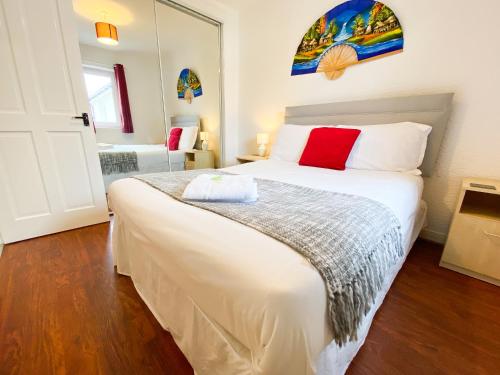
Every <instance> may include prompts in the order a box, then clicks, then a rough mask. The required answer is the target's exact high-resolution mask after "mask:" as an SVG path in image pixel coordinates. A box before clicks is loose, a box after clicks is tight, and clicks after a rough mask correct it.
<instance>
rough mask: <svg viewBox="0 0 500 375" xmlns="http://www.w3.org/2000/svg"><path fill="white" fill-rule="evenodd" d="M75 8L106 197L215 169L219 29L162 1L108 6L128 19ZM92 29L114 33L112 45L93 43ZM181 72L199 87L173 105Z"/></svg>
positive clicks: (101, 6) (105, 7)
mask: <svg viewBox="0 0 500 375" xmlns="http://www.w3.org/2000/svg"><path fill="white" fill-rule="evenodd" d="M80 3H82V4H83V5H85V4H86V3H88V4H87V5H88V9H87V12H86V13H84V15H79V14H77V19H78V31H79V40H80V53H81V56H82V61H83V71H84V81H85V85H86V88H87V94H88V100H89V104H90V106H89V107H90V111H91V113H90V115H91V116H90V118H91V121H92V122H91V126H93V127H94V129H95V132H96V139H97V142H98V152H99V158H100V162H101V170H102V173H103V178H104V183H105V187H106V191H107V189H108V187H109V185H110V184H111V183H112V182H114V181H116V180H118V179H121V178H126V177H130V176H134V175H138V174H144V173H156V172H168V171H182V170H185V169H198V168H214V167H218V166H219V165H220V164H221V161H220V157H219V155H220V142H221V141H220V138H221V137H220V87H219V80H220V77H219V70H220V63H219V62H220V58H219V56H220V50H219V32H220V30H219V27H220V25H218V24H214V23H213V22H211V21H210V20H208V21H207V20H204V19H200V18H199V17H197V16H193V15H192V14H189V13H188V12H186V11H184V10H183V9H178V8H176V7H173V6H171V5H172V4H171V3H169V2H168V1H163V0H161V1H160V0H158V1H154V2H147V3H146V4H145V3H144V2H143V1H141V0H116V1H115V3H117V4H119V5H120V6H121V7H122V8H123V9H125V10H127V11H128V13H129V14H133V15H134V16H133V17H131V18H125V17H123V13H120V14H118V13H116V12H115V10H114V8H109V4H108V3H107V2H102V3H101V2H95V1H94V2H91V1H87V2H86V1H85V0H80ZM83 5H82V6H83ZM96 22H103V23H104V24H105V25H107V24H109V25H113V26H114V27H116V30H117V34H118V41H115V40H104V41H105V42H106V43H102V41H99V40H98V38H97V35H96V26H95V23H96ZM110 27H111V26H110ZM186 68H187V69H190V70H191V71H192V72H195V75H196V77H197V78H198V79H199V81H198V83H200V85H199V90H192V89H191V88H189V87H188V86H186V87H187V88H188V89H187V90H186V91H187V92H186V93H185V95H184V93H183V95H182V97H181V95H180V94H179V90H178V89H179V82H180V81H179V76H180V74H181V71H183V70H184V69H186ZM189 82H191V81H189ZM191 87H193V86H192V85H191ZM187 99H189V100H187ZM176 128H177V130H175V129H176ZM179 129H181V130H179ZM172 132H174V133H177V134H180V139H179V142H178V144H177V143H176V144H175V145H173V144H172V143H171V142H169V141H171V140H170V135H171V134H172ZM174 143H175V142H174ZM169 146H170V147H169Z"/></svg>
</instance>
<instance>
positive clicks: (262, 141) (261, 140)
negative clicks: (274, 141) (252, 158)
mask: <svg viewBox="0 0 500 375" xmlns="http://www.w3.org/2000/svg"><path fill="white" fill-rule="evenodd" d="M268 143H269V134H267V133H257V144H258V145H259V156H264V155H265V154H266V145H267V144H268Z"/></svg>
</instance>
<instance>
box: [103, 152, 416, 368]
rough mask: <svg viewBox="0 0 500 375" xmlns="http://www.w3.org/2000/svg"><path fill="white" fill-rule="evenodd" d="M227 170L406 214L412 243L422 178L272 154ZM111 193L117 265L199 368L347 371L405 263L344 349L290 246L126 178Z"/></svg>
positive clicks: (316, 282) (314, 277)
mask: <svg viewBox="0 0 500 375" xmlns="http://www.w3.org/2000/svg"><path fill="white" fill-rule="evenodd" d="M225 170H226V171H229V172H232V173H240V174H249V175H252V176H254V177H258V178H267V179H274V180H279V181H284V182H289V183H294V184H300V185H304V186H309V187H312V188H317V189H324V190H331V191H337V192H343V193H351V194H358V195H362V196H365V197H368V198H372V199H375V200H377V201H379V202H382V203H384V204H386V205H387V206H388V207H390V208H391V209H392V210H393V211H394V213H395V214H396V216H397V217H398V218H399V220H400V222H401V225H402V230H403V236H404V238H405V241H406V244H407V248H408V247H409V245H410V242H411V241H412V232H413V229H414V223H415V218H416V215H417V213H418V211H419V204H420V197H421V193H422V179H421V178H420V177H418V176H413V175H407V174H403V173H396V172H375V171H360V170H347V171H333V170H325V169H318V168H311V167H299V166H298V165H297V164H295V163H289V162H280V161H271V160H268V161H261V162H256V163H248V164H243V165H240V166H235V167H231V168H226V169H225ZM109 193H110V201H111V206H112V209H113V210H114V212H115V223H114V226H115V227H114V231H113V255H114V258H115V264H116V265H117V269H118V272H119V273H122V274H125V275H130V276H131V277H132V280H133V281H134V284H135V286H136V288H137V290H138V292H139V294H140V295H141V296H142V298H143V299H144V301H145V302H146V303H147V304H148V306H149V308H150V309H151V311H152V312H153V313H154V314H155V316H156V318H157V319H158V320H159V321H160V323H161V324H162V326H163V327H164V328H165V329H168V330H169V331H170V332H171V333H172V335H173V337H174V339H175V340H176V342H177V344H178V345H179V347H180V348H181V350H182V351H183V352H184V354H185V355H186V357H187V358H188V360H189V361H190V363H191V364H192V366H193V368H194V369H195V371H196V372H197V374H198V375H203V374H211V375H212V374H225V375H227V374H266V375H268V374H291V375H293V374H313V373H315V372H318V373H324V374H332V373H343V372H344V371H345V369H346V368H347V366H348V364H349V362H350V361H351V360H352V357H353V356H354V355H355V353H356V351H357V350H358V349H359V346H360V345H361V344H362V342H363V340H364V337H365V335H366V332H367V330H368V328H369V324H370V322H371V319H372V317H373V314H374V313H375V311H376V308H377V307H378V305H379V304H380V303H381V302H382V299H383V296H384V295H385V291H386V290H387V289H388V288H389V286H390V284H391V282H392V280H393V278H394V277H395V274H396V273H397V271H398V269H399V267H400V266H401V264H402V261H403V260H402V261H401V263H399V264H397V265H395V266H394V267H393V270H392V272H391V273H390V275H388V276H387V280H386V285H385V287H384V290H383V291H381V293H380V295H379V297H378V298H377V302H376V304H375V306H374V307H373V309H372V311H371V312H370V313H369V314H368V317H367V318H366V319H365V321H364V323H363V327H362V328H361V329H360V332H359V333H360V335H359V336H360V339H359V340H358V341H356V342H352V343H349V344H348V345H346V346H345V347H343V348H339V347H338V346H337V345H336V344H335V343H331V340H332V336H331V332H330V329H329V326H328V322H327V314H326V294H325V286H324V282H323V280H322V279H321V277H320V275H319V273H318V272H317V271H316V269H315V268H314V267H313V266H311V265H310V264H309V263H308V261H307V260H306V259H304V258H303V257H302V256H301V255H300V254H298V253H297V252H295V251H294V250H292V249H291V248H289V247H288V246H287V245H285V244H283V243H281V242H278V241H277V240H274V239H272V238H270V237H268V236H266V235H264V234H262V233H260V232H257V231H256V230H254V229H251V228H249V227H246V226H244V225H242V224H239V223H236V222H233V221H231V220H229V219H227V218H224V217H221V216H218V215H217V214H214V213H211V212H208V211H204V210H201V209H199V208H196V207H193V206H189V205H185V204H182V203H180V202H178V201H176V200H174V199H172V198H170V197H168V196H167V195H165V194H164V193H162V192H160V191H157V190H155V189H154V188H152V187H150V186H148V185H146V184H144V183H142V182H140V181H138V180H134V179H125V180H120V181H117V182H115V183H113V184H112V185H111V187H110V190H109ZM413 238H414V236H413Z"/></svg>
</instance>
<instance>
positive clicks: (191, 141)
mask: <svg viewBox="0 0 500 375" xmlns="http://www.w3.org/2000/svg"><path fill="white" fill-rule="evenodd" d="M196 138H198V127H197V126H185V127H182V128H180V127H175V128H171V129H170V135H169V137H168V142H167V146H168V149H169V150H170V151H176V150H191V149H193V148H194V145H195V143H196Z"/></svg>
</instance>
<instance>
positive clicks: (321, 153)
mask: <svg viewBox="0 0 500 375" xmlns="http://www.w3.org/2000/svg"><path fill="white" fill-rule="evenodd" d="M360 133H361V130H359V129H344V128H316V129H313V130H311V134H310V135H309V139H308V140H307V144H306V148H305V149H304V152H303V153H302V156H301V157H300V161H299V164H300V165H307V166H310V167H319V168H328V169H338V170H340V171H343V170H344V169H345V162H346V161H347V158H348V157H349V154H350V153H351V150H352V147H353V146H354V142H356V139H357V138H358V136H359V134H360Z"/></svg>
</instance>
